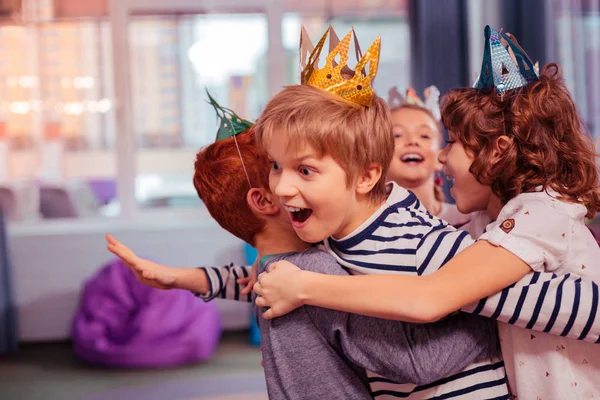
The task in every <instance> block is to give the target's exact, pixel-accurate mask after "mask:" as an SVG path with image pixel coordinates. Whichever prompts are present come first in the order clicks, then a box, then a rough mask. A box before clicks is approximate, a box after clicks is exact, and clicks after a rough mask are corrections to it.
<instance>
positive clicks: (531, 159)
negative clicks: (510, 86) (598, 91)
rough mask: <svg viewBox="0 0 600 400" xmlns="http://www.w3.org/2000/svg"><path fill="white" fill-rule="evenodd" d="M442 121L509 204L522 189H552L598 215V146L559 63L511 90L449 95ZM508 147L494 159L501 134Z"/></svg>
mask: <svg viewBox="0 0 600 400" xmlns="http://www.w3.org/2000/svg"><path fill="white" fill-rule="evenodd" d="M442 123H443V124H444V126H445V127H446V129H448V130H449V131H452V133H453V134H454V135H455V136H456V137H457V140H459V141H460V142H461V143H462V144H463V146H464V147H465V149H467V150H468V151H470V152H472V154H473V155H474V161H473V163H472V165H471V168H470V172H471V173H472V174H473V175H474V176H475V178H476V179H477V180H478V181H479V182H480V183H481V184H484V185H488V186H491V188H492V191H493V193H494V194H495V195H496V196H498V197H499V198H500V199H501V200H502V202H503V203H504V204H506V203H507V202H508V201H509V200H510V199H512V198H513V197H515V196H517V195H518V194H520V193H525V192H534V191H536V190H537V189H536V188H538V187H540V186H541V187H542V188H543V190H546V189H547V188H550V189H552V190H554V191H556V192H557V193H559V194H560V199H561V200H564V201H569V202H574V203H579V204H582V205H584V206H585V207H586V208H587V215H586V216H587V217H588V218H593V217H594V215H595V214H596V212H598V210H599V209H600V189H599V187H598V169H597V167H596V162H595V161H596V156H597V154H596V151H595V148H594V144H593V142H592V140H591V136H590V133H589V130H588V129H587V127H586V126H585V123H584V122H583V120H582V119H581V117H580V116H579V114H578V112H577V107H576V106H575V103H574V102H573V99H572V98H571V95H570V94H569V91H568V89H567V87H566V85H565V83H564V82H563V80H562V74H561V71H560V67H559V66H558V64H556V63H550V64H548V65H546V66H545V67H544V68H543V69H542V71H541V74H540V79H539V80H538V81H536V82H532V83H530V84H528V85H527V86H525V87H522V88H519V89H515V90H511V91H507V92H505V94H504V95H503V96H502V97H501V96H499V95H498V92H497V91H496V90H491V91H482V90H477V89H472V88H461V89H453V90H451V91H449V92H448V93H447V94H446V96H445V97H444V99H443V106H442ZM503 135H504V136H506V137H508V138H509V145H508V148H506V150H505V151H504V153H503V155H502V157H500V159H498V160H497V162H496V163H494V164H492V160H491V159H492V154H493V151H494V148H495V144H496V140H497V139H498V138H499V137H500V136H503Z"/></svg>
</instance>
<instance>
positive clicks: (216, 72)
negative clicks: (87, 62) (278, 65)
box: [129, 14, 268, 208]
mask: <svg viewBox="0 0 600 400" xmlns="http://www.w3.org/2000/svg"><path fill="white" fill-rule="evenodd" d="M129 32H130V46H131V47H130V49H131V82H132V99H133V113H134V121H135V122H134V133H135V136H136V140H137V147H138V149H137V153H136V168H137V176H136V179H135V196H136V200H137V202H138V204H139V205H140V206H141V207H142V208H156V207H163V206H164V207H186V208H189V207H198V204H199V203H200V200H199V199H198V196H197V194H196V191H195V189H194V187H193V184H192V176H193V172H194V170H193V165H194V158H195V155H196V153H197V152H198V150H199V149H200V148H201V147H202V146H206V145H208V144H210V143H212V142H213V141H214V138H215V135H216V132H217V119H216V115H215V112H214V110H213V108H212V107H211V106H210V105H209V104H208V103H207V102H206V101H205V100H206V99H207V96H206V90H208V91H209V92H210V93H211V95H212V96H214V97H215V98H216V99H217V101H218V102H219V103H220V104H221V105H223V106H226V107H229V108H231V109H233V110H235V111H236V112H237V113H238V114H239V115H240V116H243V117H245V118H247V119H249V120H254V119H256V118H257V117H258V115H259V114H260V112H261V110H262V107H263V106H264V104H265V103H266V101H267V100H268V88H267V73H268V66H267V65H266V63H265V60H266V57H265V54H266V50H267V47H268V41H267V20H266V16H265V15H263V14H212V15H174V16H169V15H163V16H149V17H145V16H140V17H134V18H133V19H132V21H131V24H130V30H129ZM240 32H243V34H240Z"/></svg>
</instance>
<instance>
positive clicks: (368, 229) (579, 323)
mask: <svg viewBox="0 0 600 400" xmlns="http://www.w3.org/2000/svg"><path fill="white" fill-rule="evenodd" d="M388 185H389V187H388V189H389V191H390V194H389V196H388V199H387V201H386V203H385V204H384V205H383V206H382V207H380V209H379V210H378V211H377V212H376V213H374V214H373V215H372V216H371V217H370V218H369V219H368V220H367V221H365V222H364V223H363V224H362V225H361V226H360V227H359V228H357V229H356V230H355V231H354V232H353V233H351V234H350V235H348V236H347V237H345V238H343V239H341V240H334V239H332V238H329V239H327V240H326V241H325V243H324V246H323V247H324V248H325V249H326V250H327V251H328V252H330V253H331V254H332V255H334V256H335V257H336V259H337V261H338V262H339V263H340V264H341V265H343V266H344V267H346V268H347V269H349V270H350V271H351V272H352V273H354V274H390V273H392V274H406V275H426V274H430V273H433V272H435V271H437V270H438V269H439V268H441V267H442V266H443V265H444V264H445V263H446V262H447V261H448V260H449V259H451V258H452V257H453V256H454V255H456V254H457V253H458V252H459V251H461V250H463V249H464V248H466V247H467V246H469V245H471V244H472V243H473V242H474V240H473V239H472V238H471V237H470V236H469V235H468V233H467V232H463V231H457V230H456V229H454V228H453V227H451V226H449V225H448V224H447V223H445V222H444V221H442V220H440V219H438V218H436V217H434V216H432V215H431V214H429V213H428V212H427V210H425V209H424V208H423V207H422V206H421V205H420V203H419V201H418V199H417V198H416V196H415V195H414V194H413V193H411V192H409V191H407V190H405V189H403V188H401V187H400V186H398V185H396V184H388ZM568 293H571V295H570V296H571V299H570V300H569V299H568V296H566V294H568ZM575 293H579V296H578V298H579V299H580V302H579V303H578V304H574V303H573V301H572V299H573V297H574V294H575ZM597 293H598V289H597V286H596V285H595V284H594V283H593V282H586V281H582V280H581V279H579V278H578V277H576V276H573V275H564V276H561V275H556V274H552V273H545V272H532V273H530V274H528V275H527V276H525V277H524V278H523V279H522V280H520V281H519V282H517V283H516V284H514V285H512V286H510V287H508V288H506V289H504V290H503V291H502V292H500V293H498V294H496V295H493V296H490V297H488V298H486V299H483V300H481V301H479V302H477V303H476V304H474V305H472V306H469V307H466V308H465V310H464V311H467V312H472V313H475V314H480V315H483V316H487V317H491V318H495V319H497V320H499V321H503V322H506V323H509V324H514V325H518V326H523V327H526V328H527V329H533V330H538V331H543V330H545V329H547V330H546V332H549V333H552V334H556V335H561V334H564V335H566V337H569V338H572V339H579V340H586V341H591V342H597V341H598V337H599V334H600V318H595V314H593V313H590V310H597V302H598V294H597ZM582 315H583V316H582ZM584 316H585V317H584ZM574 318H575V320H574V321H573V323H572V324H571V329H570V330H569V331H565V330H564V329H563V327H564V324H566V323H567V321H569V320H573V319H574ZM556 321H563V322H561V323H556ZM493 365H499V364H497V363H494V362H489V363H487V364H486V368H492V367H491V366H493ZM473 371H475V372H473ZM502 374H504V369H503V368H502ZM371 379H372V387H373V389H374V393H375V394H382V395H389V396H390V398H398V397H401V398H437V397H436V396H442V397H440V398H460V397H463V398H492V397H494V396H492V395H491V394H489V393H484V392H483V391H485V390H489V389H490V388H489V387H488V386H490V385H493V384H494V383H498V387H500V386H503V385H504V380H502V381H500V380H498V379H494V376H485V372H481V366H472V367H469V368H467V369H466V370H464V371H461V372H460V373H459V374H457V375H456V376H453V377H448V378H447V380H444V381H443V382H434V383H433V384H432V385H435V384H436V383H440V385H439V386H437V387H433V388H431V387H429V386H431V385H427V386H428V387H427V388H425V389H423V388H422V387H414V385H392V384H391V383H390V382H389V381H387V380H386V379H385V378H381V377H373V378H371ZM446 381H449V382H446ZM469 390H471V391H470V392H468V391H469Z"/></svg>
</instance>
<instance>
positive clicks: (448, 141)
mask: <svg viewBox="0 0 600 400" xmlns="http://www.w3.org/2000/svg"><path fill="white" fill-rule="evenodd" d="M454 143H456V140H446V144H447V145H448V146H452V145H453V144H454Z"/></svg>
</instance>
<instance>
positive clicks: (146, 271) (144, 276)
mask: <svg viewBox="0 0 600 400" xmlns="http://www.w3.org/2000/svg"><path fill="white" fill-rule="evenodd" d="M106 241H107V242H108V245H107V246H106V247H107V249H108V251H110V252H111V253H113V254H114V255H115V256H117V257H119V258H120V259H121V261H123V263H125V265H127V266H128V267H129V269H131V270H132V271H133V273H134V274H135V276H136V277H137V278H138V280H139V281H140V282H142V283H144V284H146V285H148V286H151V287H154V288H157V289H163V290H166V289H172V288H174V287H175V282H176V276H175V274H174V271H175V268H172V267H168V266H166V265H161V264H157V263H155V262H152V261H150V260H146V259H143V258H141V257H138V256H137V255H136V254H135V253H134V252H133V251H131V249H129V247H127V246H125V245H124V244H122V243H121V242H119V241H118V240H117V239H115V238H114V237H112V236H111V235H106Z"/></svg>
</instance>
